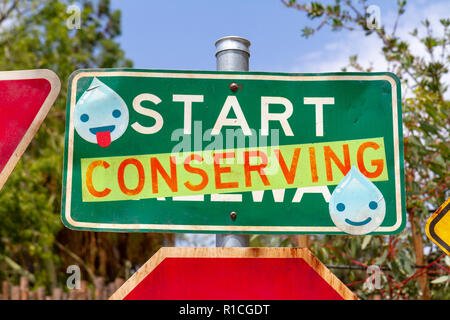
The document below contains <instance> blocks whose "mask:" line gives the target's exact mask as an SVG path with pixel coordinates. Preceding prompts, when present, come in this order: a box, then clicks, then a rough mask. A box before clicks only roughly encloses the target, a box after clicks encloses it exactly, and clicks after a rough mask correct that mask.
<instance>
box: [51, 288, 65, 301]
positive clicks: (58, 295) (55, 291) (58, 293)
mask: <svg viewBox="0 0 450 320" xmlns="http://www.w3.org/2000/svg"><path fill="white" fill-rule="evenodd" d="M62 293H63V290H62V289H61V288H55V289H53V294H52V298H53V300H62Z"/></svg>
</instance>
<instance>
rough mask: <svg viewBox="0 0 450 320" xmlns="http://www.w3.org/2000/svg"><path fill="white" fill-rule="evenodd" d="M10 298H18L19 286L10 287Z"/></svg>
mask: <svg viewBox="0 0 450 320" xmlns="http://www.w3.org/2000/svg"><path fill="white" fill-rule="evenodd" d="M11 300H20V287H19V286H12V287H11Z"/></svg>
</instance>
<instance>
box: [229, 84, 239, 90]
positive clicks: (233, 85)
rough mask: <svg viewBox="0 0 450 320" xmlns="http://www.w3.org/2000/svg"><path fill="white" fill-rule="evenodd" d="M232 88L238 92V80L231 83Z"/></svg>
mask: <svg viewBox="0 0 450 320" xmlns="http://www.w3.org/2000/svg"><path fill="white" fill-rule="evenodd" d="M229 88H230V90H231V91H233V92H236V91H237V90H238V89H239V85H238V84H237V83H236V82H232V83H230V87H229Z"/></svg>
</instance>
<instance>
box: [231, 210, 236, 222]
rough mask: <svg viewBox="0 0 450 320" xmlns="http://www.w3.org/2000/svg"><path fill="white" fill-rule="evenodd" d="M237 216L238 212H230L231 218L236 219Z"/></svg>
mask: <svg viewBox="0 0 450 320" xmlns="http://www.w3.org/2000/svg"><path fill="white" fill-rule="evenodd" d="M236 217H237V213H236V212H234V211H233V212H232V213H230V218H231V220H236Z"/></svg>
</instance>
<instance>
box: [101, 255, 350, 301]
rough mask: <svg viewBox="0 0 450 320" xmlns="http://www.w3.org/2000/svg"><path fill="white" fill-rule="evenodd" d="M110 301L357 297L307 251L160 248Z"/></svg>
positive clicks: (339, 298)
mask: <svg viewBox="0 0 450 320" xmlns="http://www.w3.org/2000/svg"><path fill="white" fill-rule="evenodd" d="M110 299H114V300H115V299H124V300H154V299H163V300H311V299H313V300H341V299H357V297H356V295H355V294H354V293H352V292H351V291H350V290H349V289H348V288H347V287H346V286H345V285H344V284H343V283H342V282H341V281H340V280H339V279H338V278H337V277H336V276H335V275H334V274H332V273H331V272H330V271H329V270H328V269H327V268H326V267H325V266H324V265H323V264H322V263H321V262H320V261H319V260H318V259H317V258H316V257H315V256H313V255H312V253H311V252H310V251H309V250H308V249H300V248H295V249H293V248H161V249H160V250H159V251H158V252H157V253H156V254H155V255H154V256H153V257H152V258H151V259H150V260H149V261H147V262H146V263H145V264H144V266H142V267H141V268H140V269H139V270H138V271H137V272H136V273H135V274H134V275H133V276H132V277H131V278H130V279H128V281H127V282H125V283H124V285H123V286H122V287H121V288H119V289H118V290H117V291H116V292H115V293H114V294H113V295H112V296H111V298H110Z"/></svg>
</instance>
